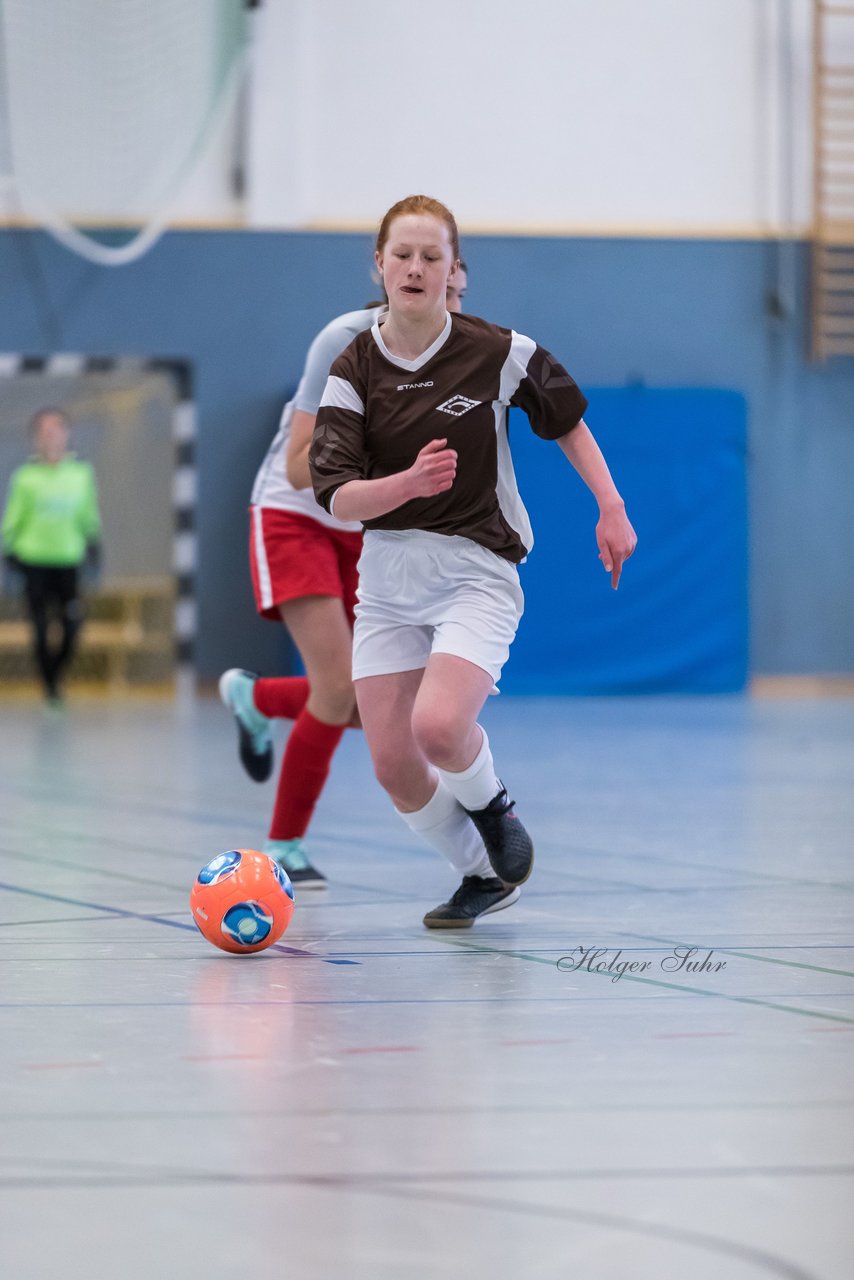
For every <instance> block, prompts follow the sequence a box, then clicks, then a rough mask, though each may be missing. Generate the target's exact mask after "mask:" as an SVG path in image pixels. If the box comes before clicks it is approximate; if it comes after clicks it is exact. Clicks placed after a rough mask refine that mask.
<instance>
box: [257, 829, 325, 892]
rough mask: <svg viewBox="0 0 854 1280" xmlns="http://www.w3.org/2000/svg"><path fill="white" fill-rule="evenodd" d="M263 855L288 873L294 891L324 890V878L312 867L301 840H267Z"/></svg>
mask: <svg viewBox="0 0 854 1280" xmlns="http://www.w3.org/2000/svg"><path fill="white" fill-rule="evenodd" d="M263 852H264V853H267V854H269V855H270V857H271V858H275V860H276V862H278V864H279V866H281V867H284V869H285V871H287V873H288V877H289V879H290V882H291V884H292V885H293V886H294V888H295V889H325V888H326V887H327V884H326V876H325V875H323V874H322V872H320V871H318V870H317V867H313V866H312V865H311V863H310V862H309V860H308V855H307V853H306V851H305V848H304V847H303V843H302V840H268V841H267V842H266V844H265V845H264V849H263Z"/></svg>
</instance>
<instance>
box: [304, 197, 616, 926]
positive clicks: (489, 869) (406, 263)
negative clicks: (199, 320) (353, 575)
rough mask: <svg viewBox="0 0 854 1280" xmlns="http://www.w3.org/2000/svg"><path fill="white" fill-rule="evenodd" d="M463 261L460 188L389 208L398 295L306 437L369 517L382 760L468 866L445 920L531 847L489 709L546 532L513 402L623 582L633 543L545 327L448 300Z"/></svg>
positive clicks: (373, 743) (493, 903)
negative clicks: (572, 473) (528, 490)
mask: <svg viewBox="0 0 854 1280" xmlns="http://www.w3.org/2000/svg"><path fill="white" fill-rule="evenodd" d="M458 260H459V239H458V233H457V227H456V223H455V220H454V217H453V215H452V214H451V213H450V211H449V210H448V209H447V208H445V206H444V205H442V204H440V203H439V202H438V201H436V200H433V199H431V198H429V197H427V196H409V197H407V198H406V199H405V200H402V201H400V202H399V203H398V204H396V205H394V206H393V207H392V208H391V209H389V211H388V212H387V213H386V215H385V217H384V218H383V221H382V224H381V226H380V230H379V235H378V237H377V244H376V263H377V268H378V270H379V272H380V275H381V276H382V280H383V284H384V287H385V291H386V294H387V296H388V312H387V314H386V315H385V316H384V317H378V318H377V319H376V320H375V321H374V323H373V325H372V326H371V328H370V329H366V330H364V331H363V332H362V333H360V334H359V335H358V337H356V338H355V340H354V341H353V342H351V344H350V346H349V347H348V348H347V350H346V351H344V352H343V353H342V355H341V356H340V357H339V358H338V359H337V360H336V361H335V363H334V364H333V366H332V370H331V373H330V377H329V381H328V382H327V385H326V390H325V391H324V394H323V399H322V400H321V403H320V409H319V411H318V414H317V422H316V426H315V430H314V435H313V439H312V443H311V449H310V454H309V461H310V467H311V473H312V479H313V483H314V489H315V493H316V495H317V498H318V501H319V502H320V503H321V504H322V506H323V507H324V508H325V509H326V510H327V511H329V512H330V513H333V514H334V515H335V516H336V518H338V519H340V520H346V521H353V520H359V521H361V522H362V524H363V526H364V528H365V529H366V533H365V539H364V549H363V552H362V556H361V559H360V561H359V591H358V604H357V607H356V624H355V635H354V649H353V679H354V682H355V688H356V697H357V702H358V708H359V714H360V716H361V720H362V725H363V727H364V729H365V733H366V736H367V739H368V745H369V747H370V750H371V755H372V758H373V763H374V769H375V771H376V774H377V777H378V779H379V781H380V783H381V784H382V786H383V787H384V788H385V789H386V791H387V792H388V793H389V795H390V797H391V799H392V801H393V803H394V805H395V807H396V809H397V810H398V812H399V813H400V814H401V816H402V818H403V819H404V821H405V822H406V823H408V825H409V826H410V828H411V829H412V830H413V831H417V832H419V833H420V834H421V836H422V837H424V838H425V839H426V841H427V842H428V843H429V844H431V845H432V846H433V847H434V848H436V849H437V850H439V851H440V852H441V853H443V854H444V855H445V856H446V857H447V858H448V860H449V861H450V862H451V864H452V866H453V867H454V868H455V869H456V870H457V871H458V872H460V873H462V877H463V879H462V883H461V884H460V886H459V888H458V889H457V890H456V892H455V893H454V894H453V895H452V897H451V898H450V900H449V901H448V902H445V903H443V904H442V905H440V906H439V907H436V908H435V909H434V910H433V911H430V912H428V913H427V915H426V916H425V917H424V923H425V925H427V926H428V927H429V928H460V927H469V926H471V925H472V924H473V923H474V921H475V920H476V919H478V917H480V916H482V915H484V914H486V913H487V912H491V911H497V910H500V909H501V908H503V907H506V906H508V905H509V904H510V903H511V902H513V901H515V900H516V898H518V896H519V888H518V886H519V885H520V884H521V883H523V882H524V881H525V880H526V879H527V878H528V876H529V875H530V873H531V869H532V866H533V845H532V842H531V839H530V837H529V836H528V834H527V832H526V831H525V829H524V827H523V826H522V824H521V822H520V821H519V819H518V818H517V817H516V814H515V812H514V802H513V801H511V800H510V799H509V798H508V795H507V791H506V789H505V787H504V786H503V785H502V783H501V782H500V781H499V779H498V778H497V776H496V773H495V768H494V765H493V760H492V755H491V752H490V749H489V742H488V740H487V737H486V734H485V733H484V731H483V729H482V728H481V727H480V726H479V724H478V723H477V718H478V715H479V713H480V710H481V708H482V706H483V704H484V702H485V701H486V698H487V696H488V694H489V693H490V692H491V691H492V689H493V687H494V684H495V682H496V681H497V680H498V677H499V675H500V673H501V668H502V666H503V664H504V662H505V661H506V659H507V656H508V652H509V647H510V643H511V641H512V640H513V637H514V635H515V632H516V627H517V625H518V622H519V617H520V615H521V612H522V603H523V601H522V592H521V590H520V587H519V580H518V574H517V570H516V565H517V564H518V563H519V562H520V561H521V560H523V559H524V558H525V556H526V555H527V553H528V551H529V550H530V548H531V545H532V542H533V538H532V534H531V526H530V523H529V521H528V516H527V513H526V511H525V508H524V506H523V505H522V501H521V498H520V496H519V492H518V489H517V486H516V480H515V476H514V473H513V465H512V461H511V458H510V452H509V447H508V443H507V428H506V416H507V410H508V408H509V406H510V405H519V406H520V407H521V408H522V409H524V410H525V412H526V413H527V415H528V418H529V420H530V422H531V426H532V428H533V430H534V431H535V432H536V434H537V435H539V436H541V437H543V438H544V439H546V440H555V441H557V443H558V445H559V447H560V448H561V450H562V451H563V453H564V454H565V455H566V457H567V458H568V459H569V461H570V462H571V463H572V465H573V466H574V467H575V469H576V471H577V472H578V473H579V475H580V476H581V478H582V479H583V480H584V482H585V483H586V484H587V485H588V487H589V488H590V489H591V491H592V492H593V494H594V496H595V497H596V500H597V502H598V504H599V511H600V516H599V521H598V524H597V526H596V537H597V542H598V546H599V555H600V558H601V560H602V562H603V564H604V566H605V568H606V570H607V571H608V572H609V573H610V574H611V583H612V586H613V587H615V588H616V586H617V584H618V582H619V578H620V572H621V569H622V566H623V562H624V561H625V560H626V559H627V558H628V557H629V556H630V555H631V554H632V552H633V550H634V548H635V544H636V538H635V534H634V530H633V529H632V526H631V524H630V523H629V521H628V519H627V517H626V513H625V506H624V503H623V500H622V498H621V497H620V495H619V493H618V492H617V489H616V487H615V485H614V482H613V480H612V478H611V475H610V473H609V471H608V467H607V465H606V463H605V459H604V458H603V456H602V453H601V452H600V450H599V448H598V446H597V444H596V442H595V440H594V439H593V436H592V434H591V433H590V431H589V429H588V428H587V426H586V424H585V423H584V421H583V417H582V415H583V413H584V410H585V408H586V406H587V401H586V400H585V398H584V396H583V395H582V394H581V392H580V391H579V389H578V387H577V386H576V384H575V382H574V381H573V379H572V378H571V377H570V376H569V374H568V373H567V372H566V370H565V369H564V368H563V367H562V366H561V365H560V364H559V363H558V361H557V360H555V358H554V357H553V356H551V355H549V353H548V352H547V351H544V350H543V348H541V347H539V346H538V345H537V344H536V343H535V342H533V341H532V340H531V339H530V338H526V337H523V336H522V335H521V334H518V333H515V332H514V331H512V330H508V329H502V328H499V327H497V326H496V325H492V324H488V323H487V322H486V321H484V320H479V319H477V318H475V317H474V316H464V315H453V316H452V315H450V314H449V312H448V311H447V308H446V291H447V286H448V280H449V278H450V277H451V276H452V274H453V272H454V271H455V269H456V266H457V263H458ZM380 320H382V321H383V322H382V323H380Z"/></svg>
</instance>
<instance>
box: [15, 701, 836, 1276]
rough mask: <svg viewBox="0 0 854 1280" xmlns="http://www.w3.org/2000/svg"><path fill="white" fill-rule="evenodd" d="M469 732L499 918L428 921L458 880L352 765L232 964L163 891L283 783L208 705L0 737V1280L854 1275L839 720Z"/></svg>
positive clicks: (662, 719)
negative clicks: (503, 809) (519, 870)
mask: <svg viewBox="0 0 854 1280" xmlns="http://www.w3.org/2000/svg"><path fill="white" fill-rule="evenodd" d="M484 722H485V724H486V726H487V728H488V730H489V733H490V738H491V741H492V745H493V751H494V754H495V758H496V762H497V765H498V769H499V773H500V774H501V775H502V777H503V778H504V780H505V782H507V783H508V785H509V787H510V790H511V793H512V794H513V795H514V796H515V797H516V799H517V801H518V806H519V811H520V815H521V816H522V817H523V819H524V820H525V821H526V824H527V825H528V827H529V829H530V830H531V832H532V834H533V835H534V838H535V842H536V844H537V850H538V852H537V865H536V868H535V873H534V876H533V878H532V880H531V881H530V882H529V884H528V885H526V886H525V888H524V889H523V891H522V897H521V899H520V901H519V902H518V903H517V904H516V905H514V906H513V907H511V908H509V909H508V910H507V911H505V912H501V913H497V914H495V915H493V916H491V917H488V918H486V919H485V920H482V921H481V922H480V923H479V924H478V925H476V926H475V928H474V929H472V930H468V931H461V932H457V931H454V932H447V933H445V932H442V933H439V932H428V931H427V930H425V929H424V928H423V926H422V924H421V916H422V915H423V913H424V911H425V910H426V909H428V908H430V907H432V906H434V905H436V903H438V902H440V901H442V900H443V899H444V898H446V897H448V896H449V894H450V892H451V891H452V890H453V889H454V888H455V880H454V878H453V876H452V874H451V872H450V870H449V869H448V868H446V867H445V866H444V865H443V864H442V862H441V861H440V860H439V859H438V857H437V856H436V855H434V854H432V853H431V852H430V851H429V850H427V849H426V848H425V849H421V848H419V847H417V846H416V845H415V844H414V843H413V840H412V838H411V837H410V834H409V832H408V831H407V829H406V828H405V827H404V826H403V824H402V823H401V822H400V820H399V819H398V818H397V817H396V815H395V814H394V812H393V811H392V810H391V807H390V805H389V804H388V802H387V801H386V799H385V797H384V796H383V795H382V794H381V793H380V791H379V788H378V787H377V785H376V784H375V783H374V781H373V779H372V775H371V772H370V767H369V762H368V758H367V752H366V749H365V745H364V742H363V740H362V738H361V735H360V734H358V733H357V732H352V733H348V734H347V735H346V737H345V740H344V742H343V744H342V747H341V750H340V752H339V755H338V756H337V758H336V762H335V765H334V768H333V774H332V778H331V780H330V784H329V786H328V788H327V791H326V793H325V795H324V797H323V800H322V802H321V806H320V808H319V810H318V814H317V816H316V819H315V825H314V829H313V839H312V842H311V852H312V856H313V858H314V860H315V861H316V863H317V864H318V865H319V866H320V867H321V868H322V869H323V870H324V871H325V872H326V873H327V874H328V876H329V880H330V887H329V890H328V892H326V893H316V892H314V893H312V892H308V891H305V892H303V893H302V894H298V895H297V906H296V912H295V914H294V918H293V921H292V923H291V926H290V928H289V930H288V931H287V933H286V934H285V935H284V937H283V938H282V940H281V943H280V944H279V945H278V946H276V947H275V948H273V949H271V950H269V951H266V952H264V953H261V954H257V955H253V956H244V957H232V956H229V955H226V954H225V953H222V952H219V951H217V950H215V949H214V948H213V947H211V946H210V945H209V944H208V943H207V942H206V941H205V940H204V939H203V938H202V937H201V935H200V934H199V933H198V932H197V931H196V929H195V926H194V925H193V923H192V921H191V918H190V914H189V910H188V905H187V899H188V893H189V889H190V886H191V884H192V881H193V879H194V877H195V874H196V872H197V871H198V869H199V868H200V867H201V865H202V864H203V863H205V862H207V861H208V860H209V859H210V858H212V857H213V856H215V855H216V854H217V853H220V852H222V851H224V850H227V849H230V848H234V847H240V846H242V847H259V846H260V844H261V842H262V841H263V837H264V834H265V831H266V821H267V818H268V815H269V812H270V808H271V805H272V795H273V783H272V782H270V783H268V784H265V785H264V786H263V787H260V786H256V785H255V784H253V783H251V782H250V781H249V780H248V779H247V778H246V777H245V776H244V775H243V774H242V772H241V770H240V768H239V765H238V763H237V757H236V750H235V746H236V740H235V736H234V732H233V725H232V723H231V720H230V717H229V716H228V715H227V714H226V712H225V711H224V709H223V708H222V707H221V706H220V705H219V703H218V702H215V701H214V700H212V699H207V700H206V699H199V700H188V701H185V702H182V703H179V704H172V703H169V702H153V703H138V704H131V703H110V702H103V701H101V702H98V701H94V700H87V699H85V698H83V697H81V696H78V697H76V698H75V697H74V695H72V697H71V699H70V702H69V705H68V707H67V709H66V710H65V711H64V712H62V713H55V712H48V711H46V710H43V709H42V708H41V707H40V706H39V705H38V704H37V703H35V702H33V703H30V704H27V703H24V702H20V701H17V702H7V703H3V704H2V706H0V810H2V813H3V830H2V835H0V860H2V873H0V947H2V950H0V959H2V965H0V1063H2V1074H0V1081H2V1083H0V1092H1V1093H2V1099H0V1185H1V1186H2V1209H0V1258H2V1261H3V1264H4V1265H3V1274H4V1275H6V1276H9V1277H12V1276H14V1277H15V1280H54V1278H58V1277H62V1280H78V1277H79V1278H81V1280H82V1278H83V1277H87V1280H91V1278H92V1277H95V1278H96V1280H97V1278H99V1277H102V1276H103V1277H107V1276H110V1277H116V1278H117V1280H142V1278H143V1277H145V1278H146V1280H148V1277H150V1276H152V1275H155V1276H158V1275H159V1276H164V1277H167V1278H168V1280H172V1278H173V1277H174V1278H176V1280H178V1278H180V1280H194V1278H195V1277H202V1276H204V1277H205V1278H206V1280H232V1278H234V1280H238V1277H239V1278H240V1280H243V1278H244V1277H245V1276H247V1275H252V1276H253V1277H256V1278H261V1280H267V1278H269V1280H273V1277H276V1280H280V1278H281V1277H282V1276H288V1277H294V1280H315V1278H316V1280H329V1278H330V1277H347V1280H400V1278H401V1277H402V1276H406V1277H407V1278H409V1280H422V1278H423V1280H438V1278H440V1277H444V1276H451V1275H465V1276H466V1277H467V1278H468V1280H487V1278H488V1280H558V1278H560V1280H564V1277H567V1276H584V1277H587V1278H589V1280H628V1278H629V1277H631V1280H670V1278H671V1277H676V1276H690V1277H691V1280H759V1278H760V1277H785V1278H787V1280H850V1278H851V1276H852V1266H854V1263H852V1259H854V1215H852V1212H851V1206H852V1187H851V1181H852V1174H854V1161H852V1150H854V1052H853V1051H854V998H853V997H854V955H853V954H852V945H854V934H853V933H852V904H854V895H853V894H852V890H854V872H852V856H851V852H852V833H854V786H852V781H854V699H848V700H846V699H838V700H834V699H829V698H828V699H814V700H810V699H801V698H798V699H788V700H787V699H785V698H774V699H768V700H765V699H757V698H748V697H744V698H737V697H733V698H727V697H721V698H714V699H701V698H678V697H671V698H648V699H647V698H634V699H618V698H611V699H567V700H559V699H554V700H546V699H542V700H540V699H513V698H509V697H502V698H498V699H492V700H490V703H489V705H488V706H487V709H486V713H485V718H484ZM690 948H696V950H695V951H694V952H693V953H692V954H691V955H688V954H687V951H686V949H690ZM629 965H632V966H634V967H633V968H628V967H627V966H629ZM641 966H643V967H641ZM692 966H693V967H692Z"/></svg>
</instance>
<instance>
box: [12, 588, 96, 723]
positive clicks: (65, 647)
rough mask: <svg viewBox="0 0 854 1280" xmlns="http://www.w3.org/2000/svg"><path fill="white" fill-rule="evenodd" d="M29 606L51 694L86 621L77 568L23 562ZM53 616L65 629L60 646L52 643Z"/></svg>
mask: <svg viewBox="0 0 854 1280" xmlns="http://www.w3.org/2000/svg"><path fill="white" fill-rule="evenodd" d="M20 567H21V570H22V572H23V574H24V582H25V590H26V596H27V605H28V607H29V611H30V618H31V619H32V623H33V639H34V642H35V657H36V662H37V664H38V668H39V673H40V674H41V678H42V681H43V683H44V687H45V692H46V693H47V695H48V697H50V698H55V697H57V696H58V694H59V680H60V676H61V675H62V673H63V671H64V670H65V668H66V667H67V666H68V664H69V662H70V661H71V659H72V658H73V656H74V650H75V647H76V641H77V636H78V633H79V631H80V626H81V623H82V622H83V604H82V602H81V600H80V596H79V593H78V588H77V569H76V568H55V567H53V566H48V565H35V564H21V566H20ZM52 617H55V618H57V619H58V620H59V622H60V624H61V628H62V632H61V636H60V641H59V646H58V647H56V646H51V644H50V629H51V627H50V624H51V620H52Z"/></svg>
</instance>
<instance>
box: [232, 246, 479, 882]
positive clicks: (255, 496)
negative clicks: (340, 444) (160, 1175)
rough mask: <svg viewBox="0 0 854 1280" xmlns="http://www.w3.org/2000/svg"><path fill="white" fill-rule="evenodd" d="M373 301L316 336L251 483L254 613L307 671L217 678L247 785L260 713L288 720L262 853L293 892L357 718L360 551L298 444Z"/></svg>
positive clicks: (259, 777) (265, 720) (358, 536)
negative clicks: (278, 625)
mask: <svg viewBox="0 0 854 1280" xmlns="http://www.w3.org/2000/svg"><path fill="white" fill-rule="evenodd" d="M465 288H466V271H465V267H464V265H463V264H462V263H460V264H458V267H457V270H456V271H455V272H453V273H452V274H451V275H449V278H448V285H447V306H448V309H449V310H451V311H459V310H460V307H461V306H462V299H463V296H464V294H465ZM384 305H385V304H384V303H383V304H378V308H379V309H378V308H377V307H374V308H364V309H362V310H361V311H351V312H348V313H347V314H346V315H342V316H339V317H338V318H337V319H335V320H333V321H331V323H330V324H328V325H327V326H326V327H325V328H324V329H323V330H322V331H321V332H320V333H319V334H318V336H317V337H316V338H315V340H314V342H313V343H312V345H311V347H310V349H309V352H308V356H307V358H306V363H305V368H304V370H303V375H302V379H301V380H300V384H299V387H298V388H297V392H296V395H295V396H294V398H293V400H291V401H290V402H289V403H288V404H287V405H286V406H285V408H284V411H283V413H282V418H281V422H280V425H279V430H278V432H277V434H276V437H275V439H274V440H273V443H272V444H271V446H270V448H269V450H268V452H267V456H266V457H265V459H264V462H263V463H262V465H261V468H260V470H259V472H258V475H257V477H256V480H255V484H254V486H253V490H252V499H251V507H250V519H251V538H250V564H251V570H252V582H253V586H254V589H255V601H256V605H257V608H258V612H259V613H260V614H261V616H262V617H263V618H268V619H270V620H272V621H276V622H278V621H281V622H284V624H285V626H286V627H287V629H288V631H289V632H290V634H291V637H292V639H293V641H294V644H295V645H296V647H297V650H298V651H299V654H300V657H301V659H302V661H303V665H304V666H305V670H306V676H285V677H273V678H269V679H259V678H258V677H257V676H256V675H255V674H254V673H252V672H248V671H242V670H240V669H238V668H232V669H231V670H230V671H226V672H225V673H224V675H223V676H222V678H221V680H220V694H221V697H222V699H223V701H224V702H225V704H226V706H228V707H229V708H230V710H231V711H232V712H233V713H234V715H235V717H236V720H237V725H238V732H239V741H240V758H241V760H242V761H243V764H244V767H245V769H246V771H247V773H249V775H250V777H252V778H254V779H255V780H256V781H259V782H263V781H265V780H266V779H267V778H268V777H269V776H270V773H271V771H272V767H273V747H272V734H271V721H272V720H273V719H276V718H286V719H289V720H293V721H294V725H293V728H292V729H291V732H290V735H289V737H288V742H287V746H286V748H285V752H284V756H283V758H282V764H281V768H280V772H279V781H278V785H277V790H276V799H275V804H274V808H273V816H272V819H271V823H270V832H269V836H268V839H267V842H266V843H265V845H264V851H265V852H266V853H269V854H270V855H271V856H272V857H274V858H276V859H277V860H278V861H279V862H280V863H281V865H282V866H283V867H284V868H285V870H286V871H287V873H288V875H289V876H290V878H291V880H292V881H293V882H294V884H295V885H297V886H299V888H302V889H325V888H326V878H325V876H324V875H323V873H322V872H320V871H318V869H317V868H316V867H315V866H313V865H312V863H311V862H310V860H309V857H308V854H307V852H306V849H305V845H304V843H303V837H304V836H305V834H306V832H307V830H308V826H309V823H310V821H311V817H312V815H313V813H314V809H315V806H316V805H317V802H318V800H319V798H320V794H321V792H322V790H323V786H324V784H325V782H326V779H327V777H328V775H329V770H330V766H331V763H332V757H333V755H334V753H335V750H336V748H337V746H338V743H339V742H340V741H341V738H342V736H343V734H344V730H345V729H346V728H347V726H348V725H350V724H354V723H355V724H358V717H357V716H355V714H354V713H355V705H356V700H355V695H354V693H353V683H352V671H351V667H352V649H353V608H354V605H355V602H356V576H357V575H356V565H357V562H358V559H359V555H360V553H361V550H362V531H361V525H360V524H359V523H358V522H355V521H341V520H337V519H336V518H335V517H334V516H331V515H329V514H328V513H327V512H326V511H325V510H323V508H322V507H320V506H318V503H317V501H316V499H315V496H314V493H313V492H312V489H311V476H310V474H309V470H308V449H309V445H310V443H311V436H312V432H313V430H314V420H315V414H316V413H317V408H318V405H319V404H320V398H321V395H322V394H323V389H324V387H325V385H326V379H327V377H328V375H329V369H330V366H331V364H332V362H333V360H334V359H335V357H336V356H338V355H340V353H341V352H342V351H343V350H344V348H345V347H346V346H347V345H348V343H349V342H350V341H351V339H352V338H353V337H355V335H356V334H358V333H361V332H362V331H363V330H365V329H367V328H369V327H370V326H371V324H373V322H374V320H375V319H376V317H377V315H378V314H379V312H381V311H384Z"/></svg>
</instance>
